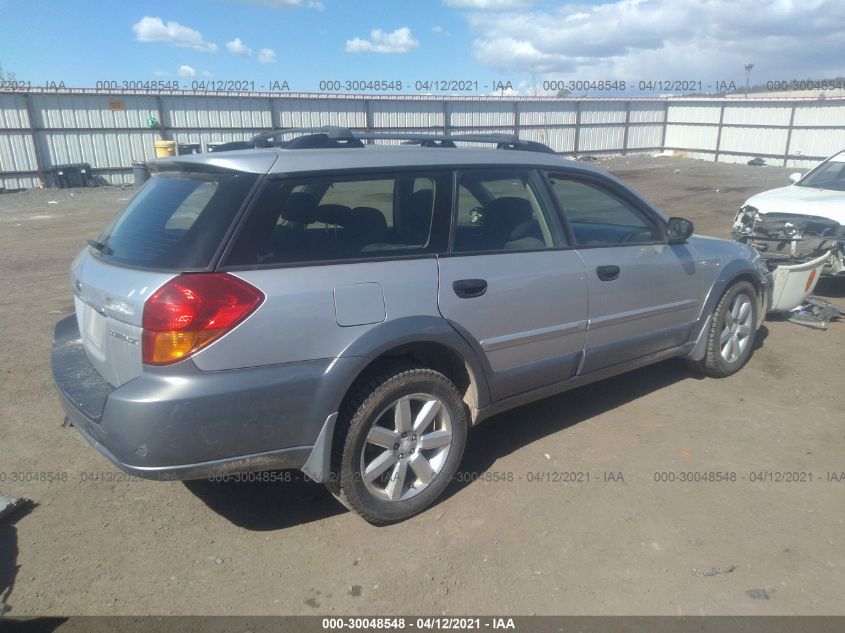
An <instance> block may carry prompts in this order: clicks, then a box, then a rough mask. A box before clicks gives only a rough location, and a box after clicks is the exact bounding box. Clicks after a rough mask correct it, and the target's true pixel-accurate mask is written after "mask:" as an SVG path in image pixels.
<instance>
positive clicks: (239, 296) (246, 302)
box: [142, 273, 264, 365]
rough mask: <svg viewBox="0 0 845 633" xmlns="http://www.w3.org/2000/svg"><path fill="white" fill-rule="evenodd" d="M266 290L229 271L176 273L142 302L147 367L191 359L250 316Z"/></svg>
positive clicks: (144, 352) (143, 348) (262, 299)
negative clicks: (177, 274) (195, 353)
mask: <svg viewBox="0 0 845 633" xmlns="http://www.w3.org/2000/svg"><path fill="white" fill-rule="evenodd" d="M262 301H264V294H263V293H262V292H261V291H260V290H258V288H255V287H254V286H251V285H250V284H248V283H247V282H245V281H243V280H242V279H239V278H237V277H234V276H232V275H229V274H226V273H214V274H202V273H200V274H186V275H179V276H178V277H174V278H173V279H171V280H170V281H168V282H167V283H166V284H164V285H163V286H162V287H161V288H159V289H158V290H157V291H156V292H155V293H153V295H152V296H151V297H150V298H149V299H147V302H146V303H145V304H144V318H143V328H144V335H143V345H142V350H143V351H142V356H143V360H144V363H145V364H147V365H168V364H170V363H175V362H176V361H179V360H182V359H183V358H187V357H188V356H190V355H191V354H193V353H194V352H196V351H197V350H199V349H202V348H203V347H205V346H206V345H208V344H209V343H211V342H212V341H214V340H215V339H218V338H220V337H221V336H223V335H224V334H225V333H226V332H228V331H229V330H231V329H232V328H233V327H235V326H236V325H237V324H238V323H240V322H241V321H243V320H244V319H245V318H246V317H248V316H249V315H250V314H252V313H253V312H254V311H255V309H256V308H257V307H258V306H259V305H261V302H262Z"/></svg>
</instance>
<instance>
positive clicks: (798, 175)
mask: <svg viewBox="0 0 845 633" xmlns="http://www.w3.org/2000/svg"><path fill="white" fill-rule="evenodd" d="M803 177H804V174H802V173H801V172H800V171H796V172H795V173H794V174H789V179H790V180H791V181H792V182H798V181H799V180H801V178H803Z"/></svg>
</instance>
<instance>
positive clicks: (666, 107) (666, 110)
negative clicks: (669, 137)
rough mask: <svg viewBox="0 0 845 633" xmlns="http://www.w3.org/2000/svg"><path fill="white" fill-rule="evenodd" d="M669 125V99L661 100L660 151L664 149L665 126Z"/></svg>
mask: <svg viewBox="0 0 845 633" xmlns="http://www.w3.org/2000/svg"><path fill="white" fill-rule="evenodd" d="M668 124H669V99H665V98H664V99H663V129H662V130H661V131H660V151H661V152H662V151H664V150H665V149H666V126H667V125H668Z"/></svg>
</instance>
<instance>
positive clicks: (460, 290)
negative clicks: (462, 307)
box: [452, 279, 487, 299]
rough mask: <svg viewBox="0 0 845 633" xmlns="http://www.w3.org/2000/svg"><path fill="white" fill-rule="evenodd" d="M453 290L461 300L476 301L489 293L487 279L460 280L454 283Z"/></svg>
mask: <svg viewBox="0 0 845 633" xmlns="http://www.w3.org/2000/svg"><path fill="white" fill-rule="evenodd" d="M452 290H454V291H455V294H456V295H458V296H459V297H460V298H461V299H474V298H475V297H480V296H481V295H483V294H484V293H485V292H487V280H486V279H458V281H454V282H452Z"/></svg>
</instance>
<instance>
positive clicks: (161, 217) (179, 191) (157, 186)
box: [98, 172, 257, 270]
mask: <svg viewBox="0 0 845 633" xmlns="http://www.w3.org/2000/svg"><path fill="white" fill-rule="evenodd" d="M256 179H257V176H256V175H254V174H244V173H240V172H225V173H214V174H211V173H196V172H162V173H159V174H156V175H155V176H153V177H152V178H151V179H150V181H149V182H148V183H147V184H146V185H144V187H143V188H142V189H141V190H140V191H139V192H138V194H137V195H136V196H135V197H134V198H132V200H131V202H130V203H129V204H128V205H127V206H126V208H125V209H124V210H123V211H121V212H120V213H119V214H118V215H117V216H116V217H115V218H114V219H113V220H112V221H111V223H109V225H108V226H107V227H106V230H105V231H104V232H103V234H102V235H101V236H100V238H99V240H98V241H99V242H100V243H101V244H103V245H104V248H102V249H101V250H100V251H99V254H100V256H101V257H102V258H103V259H104V260H106V261H109V262H112V263H115V264H124V265H128V266H133V267H138V268H153V269H165V270H181V269H198V268H207V267H208V266H209V265H210V264H211V260H212V259H213V257H214V254H215V253H216V252H217V250H218V248H219V247H220V245H221V241H222V240H223V237H224V236H225V235H226V232H227V230H228V229H229V227H230V226H231V225H232V222H233V221H234V219H235V216H236V215H237V212H238V210H239V209H240V208H241V206H242V205H243V203H244V201H245V200H246V198H247V196H248V194H249V191H250V190H251V188H252V186H253V185H254V184H255V181H256Z"/></svg>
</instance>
